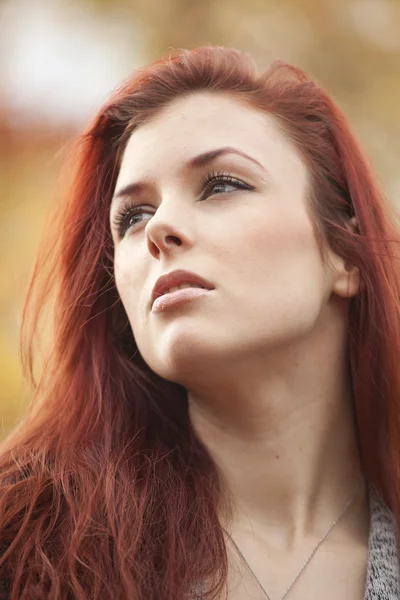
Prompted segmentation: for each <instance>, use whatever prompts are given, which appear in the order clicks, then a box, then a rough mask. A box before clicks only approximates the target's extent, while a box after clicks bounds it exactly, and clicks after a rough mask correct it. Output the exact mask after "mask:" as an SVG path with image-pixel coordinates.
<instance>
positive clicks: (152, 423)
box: [0, 47, 400, 600]
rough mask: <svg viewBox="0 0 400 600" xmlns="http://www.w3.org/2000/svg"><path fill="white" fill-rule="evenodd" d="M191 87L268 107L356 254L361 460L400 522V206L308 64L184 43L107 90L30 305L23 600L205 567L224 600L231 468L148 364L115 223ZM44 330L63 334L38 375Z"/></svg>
mask: <svg viewBox="0 0 400 600" xmlns="http://www.w3.org/2000/svg"><path fill="white" fill-rule="evenodd" d="M196 90H208V91H209V92H210V93H216V94H217V93H229V94H231V95H233V96H234V97H236V98H238V99H240V100H241V101H242V102H243V103H244V104H246V103H247V104H248V105H250V106H252V107H256V108H258V109H259V110H260V111H265V112H266V113H269V114H272V115H274V117H275V118H276V119H277V121H278V123H279V124H280V126H281V128H282V131H283V132H284V134H285V135H287V136H288V138H289V139H290V140H291V141H292V143H293V144H294V145H295V147H296V148H297V149H298V151H299V152H300V153H301V155H302V157H303V159H304V161H305V163H306V165H307V166H308V169H309V173H310V186H309V202H310V207H311V214H312V218H313V222H314V225H315V230H316V232H317V234H318V239H319V240H321V243H322V242H323V244H325V245H328V246H330V247H331V248H332V249H333V250H334V251H335V252H336V253H337V254H339V255H341V256H343V257H345V258H346V260H348V261H349V263H351V264H353V265H355V266H357V267H358V268H359V270H360V275H361V283H362V285H361V290H360V293H359V294H358V295H357V296H356V297H354V298H353V299H352V300H351V301H349V302H350V307H349V324H348V331H349V360H350V368H351V375H352V393H353V398H354V406H355V414H356V421H357V432H358V437H359V446H360V453H361V460H362V465H363V470H364V473H365V477H366V479H367V480H368V481H370V482H371V483H372V484H373V485H374V486H375V488H376V489H377V490H378V492H379V493H380V494H381V496H382V497H383V499H384V500H385V501H386V503H387V504H388V506H389V507H390V508H391V509H392V510H393V512H394V514H395V516H396V520H397V523H398V524H399V523H400V370H399V356H400V301H399V298H400V270H399V252H398V241H399V235H398V231H397V224H396V220H395V213H394V211H393V209H392V208H391V206H390V204H389V203H388V202H387V200H386V199H385V197H384V195H383V193H382V192H381V190H380V188H379V186H378V184H377V182H376V179H375V177H374V175H373V172H372V170H371V168H370V167H369V165H368V162H367V160H366V158H365V157H364V155H363V153H362V151H361V149H360V146H359V144H358V143H357V141H356V139H355V137H354V135H353V133H352V132H351V130H350V128H349V125H348V123H347V120H346V118H345V117H344V115H343V113H342V112H341V110H340V109H339V108H338V106H337V105H336V103H335V102H334V101H333V100H332V99H331V98H330V97H329V96H328V95H327V94H326V93H325V92H324V91H323V90H322V89H321V88H320V87H319V86H318V85H317V84H316V83H315V82H313V81H312V80H310V78H309V77H308V76H307V75H306V74H305V73H304V72H303V71H302V70H300V69H299V68H296V67H293V66H291V65H288V64H286V63H283V62H280V61H278V62H275V63H273V64H272V65H271V67H270V68H269V69H268V70H267V71H266V72H264V73H261V74H259V73H258V72H257V69H256V68H255V66H254V63H253V61H252V60H251V59H250V58H249V57H248V56H247V55H245V54H242V53H240V52H238V51H236V50H233V49H226V48H219V47H203V48H199V49H196V50H191V51H186V50H183V51H179V52H177V53H175V54H172V55H169V56H167V57H165V58H163V59H162V60H160V61H158V62H156V63H154V64H153V65H151V66H149V67H146V68H143V69H140V70H138V71H136V72H135V73H134V74H133V75H132V76H131V77H130V78H129V79H128V80H127V81H126V82H125V83H124V84H123V85H122V86H121V87H120V88H119V89H118V90H117V91H116V92H115V93H114V94H113V95H112V96H111V98H110V99H109V100H108V101H107V103H106V104H105V105H104V106H103V107H102V108H101V110H100V112H99V113H98V114H97V116H96V117H95V118H94V120H93V121H92V123H91V124H90V125H89V126H88V128H87V129H86V130H85V132H84V133H83V134H82V135H81V136H80V137H79V138H78V139H77V140H76V141H75V142H74V145H73V147H72V149H71V152H70V159H69V161H68V162H67V167H66V168H65V171H64V176H63V177H62V178H61V180H60V183H59V191H60V192H61V194H60V196H59V197H56V204H55V212H56V216H55V217H54V218H53V219H52V220H50V221H49V223H48V226H47V228H46V233H45V237H44V240H43V242H42V246H41V250H40V252H39V256H38V260H37V263H36V266H35V269H34V273H33V276H32V281H31V284H30V287H29V291H28V297H27V301H26V304H25V308H24V314H23V327H22V337H21V351H22V360H23V365H24V369H25V372H26V375H27V377H28V378H29V380H30V382H31V384H32V386H33V390H32V400H31V402H30V406H29V409H28V411H27V414H26V415H25V416H24V418H23V419H22V420H21V421H20V423H19V424H18V426H17V427H16V428H15V429H14V431H13V432H12V433H11V434H10V435H9V436H8V437H7V438H6V439H5V440H4V442H3V443H2V447H1V453H0V480H1V488H0V489H1V494H0V537H1V541H2V543H3V547H4V551H3V556H2V558H1V560H0V579H1V578H5V579H8V580H9V582H10V596H9V597H10V599H11V600H17V599H18V600H21V599H22V600H28V599H29V600H35V599H40V600H42V599H43V598H47V599H48V600H67V599H68V600H69V599H74V600H75V599H76V600H88V599H92V600H94V599H96V600H97V599H98V600H111V599H112V600H128V599H129V600H144V599H145V600H177V598H190V597H193V596H191V591H192V590H193V589H194V587H195V586H196V584H197V583H198V582H202V581H203V582H207V583H208V589H207V592H206V593H205V594H204V597H206V598H209V599H212V598H216V597H217V596H218V594H220V593H221V592H222V590H223V589H224V585H225V582H226V577H227V554H226V547H225V543H224V537H223V531H222V529H221V526H220V523H219V520H218V512H217V504H218V501H219V499H220V497H221V491H222V487H221V486H222V483H221V478H220V475H219V473H218V470H217V467H216V465H215V463H214V462H213V460H212V458H211V456H210V455H209V453H208V452H207V450H206V448H205V446H204V445H203V444H202V443H201V441H200V440H199V439H198V438H197V437H196V435H195V433H194V430H193V429H192V426H191V423H190V420H189V418H188V410H187V396H186V391H185V389H184V388H182V387H181V386H179V385H177V384H174V383H171V382H169V381H166V380H163V379H162V378H160V377H159V376H157V375H156V374H155V373H154V372H152V371H151V370H150V368H149V367H148V366H147V365H146V363H145V362H144V361H143V359H142V358H141V356H140V353H139V351H138V349H137V347H136V345H135V340H134V338H133V335H132V331H131V328H130V326H129V322H128V319H127V315H126V313H125V310H124V308H123V306H122V304H121V301H120V298H119V296H118V293H117V290H116V286H115V281H114V276H113V244H112V238H111V233H110V228H109V207H110V201H111V196H112V193H113V190H114V186H115V182H116V178H117V174H118V168H119V164H120V160H121V155H122V153H123V150H124V146H125V144H126V142H127V140H128V138H129V136H130V135H131V134H132V133H133V132H134V131H135V129H136V128H137V127H139V126H140V125H141V124H142V123H144V122H145V121H147V120H148V119H151V118H152V117H153V116H154V115H155V113H156V112H157V111H158V110H159V109H160V108H161V107H163V106H165V105H167V104H168V103H170V102H172V101H173V100H174V99H175V98H177V97H180V96H183V95H185V94H191V93H193V92H195V91H196ZM351 217H355V218H356V220H357V228H356V229H355V230H352V229H351V228H349V227H347V226H346V222H347V221H348V220H349V219H350V218H351ZM43 316H44V320H43V319H42V317H43ZM44 328H45V329H46V330H47V331H49V332H50V333H51V338H50V339H51V345H50V347H49V350H48V352H47V355H45V360H42V363H41V365H42V366H41V370H40V372H39V375H37V373H36V370H37V360H36V356H37V352H38V347H37V344H36V341H37V339H38V335H39V334H40V332H42V331H43V329H44Z"/></svg>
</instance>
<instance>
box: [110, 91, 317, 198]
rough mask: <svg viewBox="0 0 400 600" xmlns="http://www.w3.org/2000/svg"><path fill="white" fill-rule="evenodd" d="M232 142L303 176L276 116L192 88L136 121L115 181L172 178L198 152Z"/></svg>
mask: <svg viewBox="0 0 400 600" xmlns="http://www.w3.org/2000/svg"><path fill="white" fill-rule="evenodd" d="M223 146H231V147H235V148H237V149H239V150H241V151H242V152H245V153H246V154H249V155H250V156H252V157H253V158H254V159H256V160H257V161H259V162H260V163H261V164H262V165H264V166H265V167H266V169H267V170H269V171H270V172H271V173H272V175H274V172H275V174H276V175H277V176H278V177H280V176H282V177H289V178H292V180H293V178H295V179H297V177H296V174H298V175H299V176H300V178H301V179H304V177H305V173H304V164H303V161H302V160H301V157H300V156H299V155H298V153H297V151H296V149H295V147H294V146H293V144H292V143H291V142H290V140H289V139H288V138H287V137H286V135H285V134H284V133H283V132H282V130H281V128H280V126H279V122H278V120H277V119H276V118H275V117H274V116H273V115H270V114H268V113H266V112H264V111H261V110H258V109H256V108H253V107H252V106H250V105H249V104H246V103H245V101H244V100H242V99H240V98H235V97H234V96H233V95H230V94H228V93H224V92H208V91H207V92H203V91H201V92H194V93H192V94H190V95H188V96H186V97H181V98H178V99H176V100H174V101H173V102H171V103H170V104H168V105H167V106H165V107H163V108H162V109H161V110H160V111H159V112H158V113H157V114H156V115H155V116H154V117H153V118H152V119H151V120H150V121H149V122H147V123H145V124H142V125H140V126H139V127H138V128H137V129H136V130H135V131H134V132H133V134H132V135H131V137H130V139H129V140H128V143H127V146H126V148H125V151H124V154H123V157H122V162H121V166H120V172H119V176H118V186H121V185H124V184H128V183H130V182H131V181H132V180H135V179H140V180H144V179H146V180H152V179H155V178H165V180H167V179H168V178H171V177H172V176H174V175H175V174H176V173H178V172H180V171H181V169H182V166H183V165H184V164H185V163H187V162H188V161H190V159H191V158H192V157H194V156H196V155H199V154H201V153H204V152H208V151H210V150H214V149H216V148H219V147H223Z"/></svg>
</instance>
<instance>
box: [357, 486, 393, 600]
mask: <svg viewBox="0 0 400 600" xmlns="http://www.w3.org/2000/svg"><path fill="white" fill-rule="evenodd" d="M369 504H370V514H371V520H370V533H369V551H368V571H367V582H366V590H365V600H399V599H400V569H399V556H398V547H397V539H396V524H395V520H394V516H393V513H392V512H391V511H390V510H389V509H388V508H387V506H386V505H385V504H384V503H383V501H382V500H381V499H380V497H379V496H378V494H377V493H376V492H375V491H374V490H373V489H372V487H371V488H370V496H369Z"/></svg>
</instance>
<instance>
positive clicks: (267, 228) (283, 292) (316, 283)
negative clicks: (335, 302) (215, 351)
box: [216, 215, 326, 323]
mask: <svg viewBox="0 0 400 600" xmlns="http://www.w3.org/2000/svg"><path fill="white" fill-rule="evenodd" d="M242 231H243V233H242V234H238V235H236V237H235V239H234V241H231V244H230V245H229V244H224V248H222V247H220V248H219V250H218V249H216V252H219V253H220V256H221V259H222V262H224V263H225V265H226V266H227V267H228V269H227V271H226V274H227V277H228V279H229V280H231V281H232V286H230V287H231V289H232V290H234V292H233V293H234V294H235V295H236V297H237V298H238V300H239V301H240V304H241V305H242V306H243V308H244V310H245V311H246V312H247V313H248V315H249V317H250V319H251V315H252V314H253V315H254V317H255V318H260V316H261V315H263V314H268V315H269V316H270V317H271V319H275V320H276V322H277V323H278V322H281V323H282V319H288V320H291V321H293V320H296V319H299V320H302V319H303V320H304V321H307V322H308V321H310V320H311V321H312V320H313V318H314V316H315V315H316V314H317V313H318V311H319V308H320V305H321V301H322V299H323V297H324V291H325V287H326V276H325V271H324V268H323V263H322V260H321V257H320V253H319V249H318V245H317V242H316V238H315V234H314V230H313V227H312V223H311V221H310V220H309V219H308V218H307V217H306V216H303V217H302V218H298V215H296V218H292V219H288V218H286V219H280V220H277V219H275V220H272V219H271V218H269V219H263V220H262V221H260V220H259V221H258V223H257V225H254V223H253V224H252V225H249V226H248V227H244V228H243V230H242ZM224 249H225V250H224ZM224 252H226V254H225V256H222V254H224ZM229 266H230V268H229Z"/></svg>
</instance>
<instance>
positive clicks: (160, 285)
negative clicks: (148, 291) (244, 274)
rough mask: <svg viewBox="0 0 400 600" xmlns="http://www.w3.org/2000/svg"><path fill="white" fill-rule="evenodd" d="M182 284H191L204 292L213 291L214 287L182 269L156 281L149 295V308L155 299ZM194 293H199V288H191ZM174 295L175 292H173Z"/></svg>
mask: <svg viewBox="0 0 400 600" xmlns="http://www.w3.org/2000/svg"><path fill="white" fill-rule="evenodd" d="M182 283H189V284H193V285H194V286H198V285H200V286H201V287H202V288H204V289H205V290H213V289H215V287H214V286H213V284H212V283H210V282H209V281H207V280H206V279H204V278H203V277H200V275H197V274H196V273H192V272H191V271H184V270H182V269H179V270H176V271H172V272H171V273H167V274H166V275H162V276H161V277H160V278H159V279H157V281H156V283H155V286H154V288H153V292H152V295H151V306H153V304H154V302H155V300H157V298H161V296H164V294H165V293H166V292H167V291H168V290H169V289H170V288H171V287H174V286H176V285H181V284H182ZM193 289H195V290H196V291H199V292H200V291H201V290H200V289H199V288H193ZM179 291H181V292H185V291H186V292H188V291H192V288H187V289H182V290H179ZM174 293H176V292H174Z"/></svg>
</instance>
